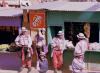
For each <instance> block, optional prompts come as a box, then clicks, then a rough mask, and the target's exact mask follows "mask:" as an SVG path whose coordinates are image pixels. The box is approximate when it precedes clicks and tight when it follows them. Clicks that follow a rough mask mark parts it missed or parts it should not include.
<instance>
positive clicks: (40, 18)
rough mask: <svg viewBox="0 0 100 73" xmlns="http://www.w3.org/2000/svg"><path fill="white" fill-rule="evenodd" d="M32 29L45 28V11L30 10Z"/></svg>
mask: <svg viewBox="0 0 100 73" xmlns="http://www.w3.org/2000/svg"><path fill="white" fill-rule="evenodd" d="M29 22H30V28H31V29H33V28H45V27H46V25H45V11H43V10H38V11H34V10H30V11H29Z"/></svg>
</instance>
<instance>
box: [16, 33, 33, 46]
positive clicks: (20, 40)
mask: <svg viewBox="0 0 100 73" xmlns="http://www.w3.org/2000/svg"><path fill="white" fill-rule="evenodd" d="M15 43H16V45H18V46H21V45H26V46H27V47H31V45H32V39H31V37H30V36H25V35H21V36H20V35H19V36H17V38H16V39H15Z"/></svg>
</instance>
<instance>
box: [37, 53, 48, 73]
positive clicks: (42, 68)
mask: <svg viewBox="0 0 100 73" xmlns="http://www.w3.org/2000/svg"><path fill="white" fill-rule="evenodd" d="M37 66H38V70H39V73H46V72H47V70H48V61H47V59H46V56H45V53H44V52H40V59H39V60H38V62H37Z"/></svg>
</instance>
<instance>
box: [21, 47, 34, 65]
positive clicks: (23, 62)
mask: <svg viewBox="0 0 100 73" xmlns="http://www.w3.org/2000/svg"><path fill="white" fill-rule="evenodd" d="M21 53H22V67H26V66H27V67H31V66H32V64H31V62H32V60H31V59H25V53H24V48H22V51H21ZM30 53H31V56H32V54H33V50H32V48H30Z"/></svg>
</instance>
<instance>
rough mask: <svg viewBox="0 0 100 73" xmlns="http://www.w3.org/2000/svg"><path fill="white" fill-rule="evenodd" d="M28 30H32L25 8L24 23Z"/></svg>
mask: <svg viewBox="0 0 100 73" xmlns="http://www.w3.org/2000/svg"><path fill="white" fill-rule="evenodd" d="M22 26H24V27H26V28H27V29H28V30H30V25H29V20H28V12H27V10H26V9H24V10H23V25H22Z"/></svg>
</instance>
